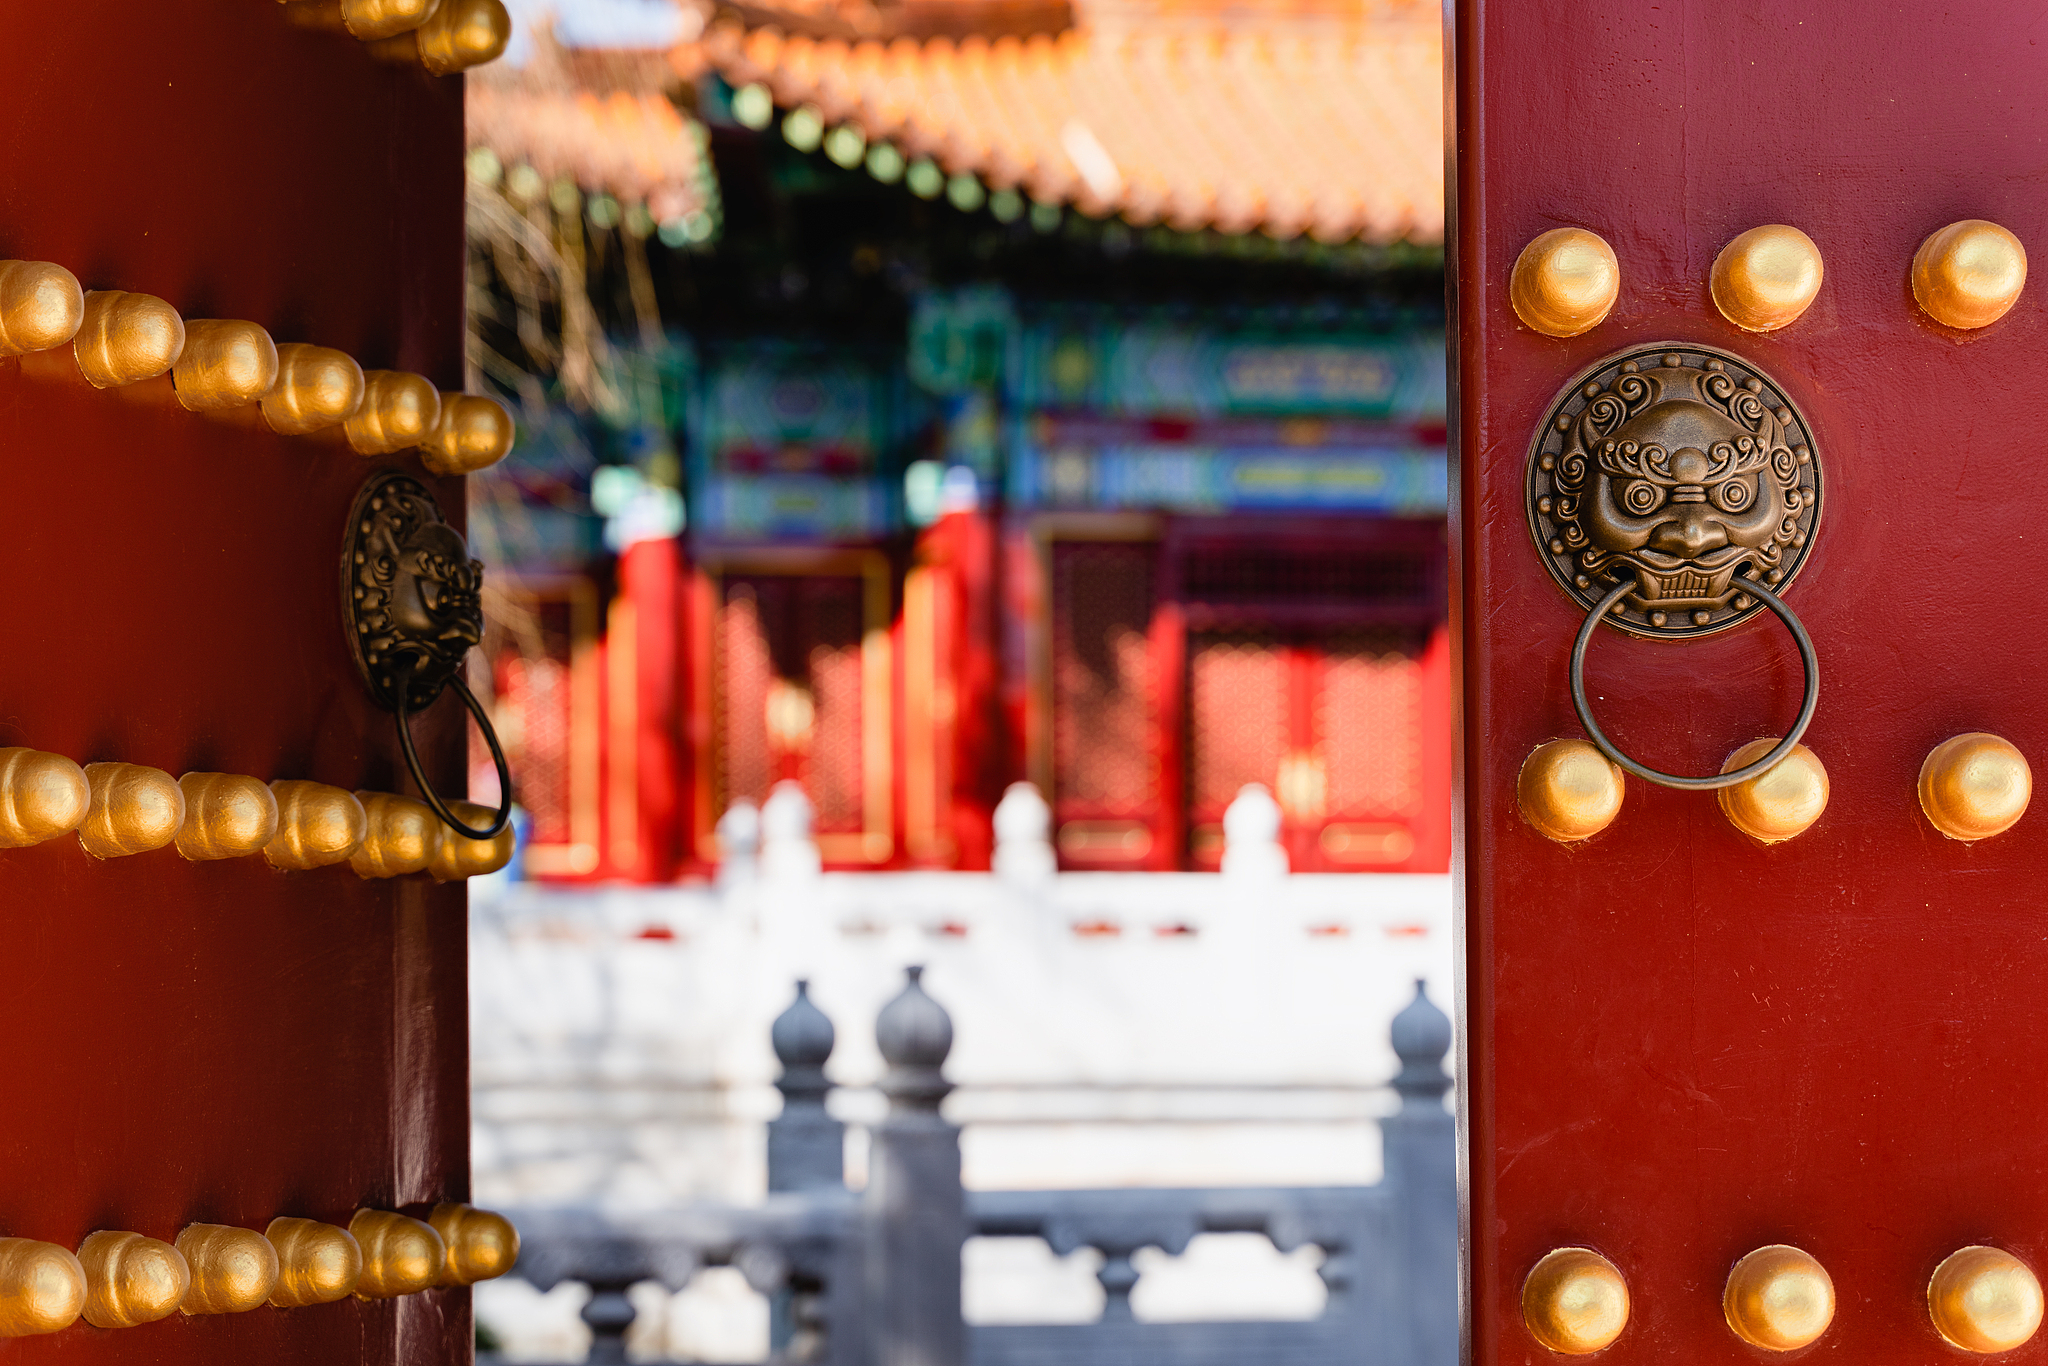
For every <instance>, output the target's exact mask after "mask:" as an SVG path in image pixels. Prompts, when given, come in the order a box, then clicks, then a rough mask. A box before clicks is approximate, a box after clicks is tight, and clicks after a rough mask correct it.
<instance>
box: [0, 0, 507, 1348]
mask: <svg viewBox="0 0 2048 1366" xmlns="http://www.w3.org/2000/svg"><path fill="white" fill-rule="evenodd" d="M4 28H5V33H6V37H5V46H6V49H7V50H8V51H9V52H10V53H12V54H14V55H15V58H16V61H15V62H14V64H13V65H14V74H13V76H12V77H11V78H10V94H9V99H8V102H7V104H8V108H7V114H6V116H5V118H0V206H4V207H0V258H25V259H33V260H49V261H55V262H58V263H60V264H62V265H65V266H66V267H68V268H69V269H71V270H72V271H73V272H75V273H76V275H77V276H78V277H79V279H80V281H81V282H82V283H83V285H84V286H85V287H86V288H87V289H123V290H132V291H143V292H148V293H153V294H157V295H160V296H162V297H164V298H166V299H167V300H169V301H170V302H171V303H172V304H173V305H175V306H176V307H177V308H178V309H179V310H180V311H181V312H182V313H183V314H184V316H186V317H187V318H208V317H216V318H245V319H249V320H251V321H254V322H257V323H259V324H261V325H263V326H264V327H266V328H268V329H269V330H270V332H271V334H272V335H273V336H274V337H275V338H276V339H277V340H278V341H280V342H285V341H307V342H316V343H320V344H324V345H328V346H333V347H338V348H341V349H343V350H346V351H347V352H349V353H350V354H351V355H353V356H355V357H357V358H358V359H359V360H360V361H361V362H362V363H363V364H364V365H365V366H370V367H383V368H392V369H404V370H412V371H417V372H420V373H422V374H425V375H427V376H428V377H429V378H431V379H432V380H433V381H434V382H435V383H436V384H437V385H438V386H440V387H441V388H443V389H459V388H461V387H462V379H463V372H462V350H461V332H460V329H461V318H462V309H461V288H462V183H461V175H462V171H461V164H462V162H461V158H462V90H461V82H460V81H459V80H435V79H432V78H429V77H427V76H425V75H424V74H423V73H422V72H421V71H420V70H419V69H418V68H417V67H413V68H405V67H398V66H385V65H381V64H379V63H376V62H374V61H372V60H370V59H369V57H368V56H367V55H366V54H365V52H364V51H363V49H362V46H361V45H360V44H358V43H356V42H354V41H352V40H349V39H347V38H343V37H338V36H336V35H332V34H321V33H314V32H308V31H305V30H301V29H297V28H294V27H292V26H290V25H289V24H288V23H287V22H286V21H285V19H284V17H283V14H282V11H281V7H280V6H278V5H275V4H248V3H243V0H193V3H180V4H174V5H147V4H133V3H125V4H110V3H101V2H99V0H78V3H67V4H62V5H15V6H10V7H9V8H8V12H7V16H6V20H5V24H4ZM386 464H389V465H392V466H399V465H405V466H406V467H407V468H408V469H409V471H410V472H411V473H413V474H414V475H415V476H416V477H419V476H420V475H421V473H422V472H421V471H420V470H419V468H418V466H417V464H416V462H412V463H409V462H408V460H407V459H406V458H403V457H392V458H391V459H390V460H388V461H378V460H365V459H363V458H362V457H360V456H357V455H355V454H353V453H352V452H351V451H349V450H348V448H347V447H346V446H344V445H339V444H338V443H330V442H325V441H321V440H317V439H314V438H306V437H283V436H277V435H274V434H272V433H271V432H270V431H268V430H266V429H263V428H262V427H261V426H260V424H258V425H251V424H247V423H240V422H219V421H211V420H208V419H205V418H202V417H200V416H198V415H195V414H193V413H189V412H186V411H184V410H182V409H181V408H179V407H178V406H177V404H176V403H175V402H174V401H173V399H172V397H171V392H170V385H169V381H168V379H159V380H156V381H152V382H149V383H146V384H142V385H137V386H133V387H132V388H128V389H121V390H109V391H105V392H101V391H96V390H93V389H90V388H87V387H85V386H84V385H83V384H82V383H50V382H43V381H38V380H34V379H29V378H25V377H24V372H23V367H22V365H21V364H20V363H18V362H13V361H0V469H4V470H5V475H4V478H5V490H6V492H5V497H4V502H0V505H4V508H5V513H6V518H7V529H6V533H5V534H4V535H0V577H4V581H5V583H6V584H7V589H6V591H5V592H4V593H0V640H4V641H5V642H6V644H5V649H4V652H0V745H4V746H15V745H26V746H31V747H34V748H37V749H42V750H49V751H54V752H56V753H59V754H63V755H66V756H68V757H70V758H72V759H74V760H76V761H79V762H82V763H83V762H92V761H97V760H125V761H129V762H133V763H140V764H147V765H153V766H156V767H159V768H163V769H166V770H168V771H169V772H171V773H173V774H178V773H183V772H187V771H192V770H200V771H224V772H230V773H240V774H248V775H253V776H255V777H258V778H261V779H264V780H266V781H268V780H272V779H278V778H307V779H314V780H317V781H319V782H323V783H330V784H335V785H338V786H342V787H348V788H370V789H376V790H381V791H387V792H403V791H407V790H409V789H408V787H407V785H406V784H405V782H404V780H403V777H402V775H403V773H404V768H403V764H402V762H400V760H399V757H398V752H397V747H396V743H395V741H394V739H393V735H392V728H391V720H390V717H389V716H388V715H387V714H385V713H383V712H381V711H379V710H378V709H377V708H376V707H375V706H374V705H373V703H372V702H371V700H370V698H369V696H368V695H367V693H366V691H365V689H364V687H363V685H362V684H361V683H360V682H359V681H358V679H357V677H356V674H355V668H354V665H353V664H352V662H351V660H350V656H349V649H348V645H347V642H346V640H345V638H344V636H343V630H342V620H341V612H340V604H339V601H338V592H337V567H338V564H339V555H340V548H341V537H342V534H343V529H344V522H345V520H346V518H347V516H348V512H349V507H350V502H351V500H352V498H353V497H354V495H355V492H356V490H357V488H358V486H360V485H361V484H362V482H363V481H364V479H365V477H366V476H367V475H368V474H369V473H370V472H371V471H372V470H374V469H377V468H380V467H382V466H384V465H386ZM429 482H430V483H432V484H434V487H435V491H436V494H437V496H438V497H439V499H440V502H441V505H442V507H443V509H444V510H445V511H446V512H447V514H448V516H449V517H450V519H451V520H452V521H453V522H454V523H455V524H456V525H457V526H458V527H459V526H460V525H461V524H462V517H463V486H462V483H461V481H460V480H453V479H451V480H440V481H434V480H432V479H431V478H429ZM461 718H462V713H461V708H460V704H459V703H458V702H457V701H456V700H455V699H454V698H451V697H444V698H443V699H442V700H441V702H440V703H439V704H438V705H437V706H436V707H435V708H434V709H433V711H432V713H431V714H430V715H428V716H426V717H423V718H421V719H420V720H419V721H418V723H417V730H416V733H417V735H418V737H419V742H420V746H421V749H422V751H423V757H424V758H425V759H426V761H427V763H428V765H429V767H430V769H431V771H432V773H433V774H434V775H435V777H436V778H437V780H438V782H439V783H440V784H442V790H443V791H444V792H454V793H459V792H460V791H461V784H462V775H463V769H464V765H463V754H464V748H463V746H464V742H463V732H462V729H461ZM463 905H464V894H463V891H462V888H461V885H460V884H452V885H446V886H443V885H437V884H435V883H433V882H431V881H429V880H427V879H426V878H425V877H423V876H412V877H405V878H397V879H391V880H385V881H365V880H361V879H358V878H357V877H356V876H355V875H354V874H353V873H352V872H351V871H350V870H349V868H348V866H347V865H346V864H342V865H338V866H333V867H327V868H322V869H319V870H316V871H312V872H298V873H289V874H286V873H279V872H276V871H273V870H272V869H271V868H270V867H269V866H268V865H267V864H266V863H265V862H264V861H263V860H262V859H261V858H260V857H250V858H233V859H226V860H221V861H215V862H200V863H188V862H185V861H184V860H182V859H181V858H180V857H179V856H178V855H177V854H176V852H175V851H173V850H171V849H160V850H156V851H154V852H152V853H147V854H140V855H136V856H133V857H127V858H117V859H112V860H109V861H107V862H104V863H102V862H96V861H94V860H93V859H90V858H88V857H87V856H86V855H85V854H84V853H83V852H82V851H81V849H80V847H79V844H78V841H77V840H76V839H75V838H72V837H70V836H60V837H58V838H56V839H53V840H51V841H49V842H48V843H45V844H40V845H37V846H34V847H31V848H19V849H8V850H0V906H4V912H0V949H4V951H0V961H4V962H5V964H6V968H5V983H6V985H5V998H6V1002H7V1007H6V1008H7V1011H8V1015H9V1018H10V1020H11V1021H12V1022H13V1035H14V1038H15V1039H16V1045H15V1046H14V1047H13V1048H11V1049H10V1050H9V1053H8V1058H9V1075H8V1082H7V1096H8V1103H7V1104H6V1105H5V1107H4V1109H0V1171H4V1172H5V1173H6V1174H7V1175H6V1179H5V1180H4V1181H0V1235H9V1236H20V1237H27V1238H34V1239H41V1240H46V1241H49V1242H55V1243H59V1244H62V1245H64V1246H65V1247H72V1248H75V1247H76V1246H77V1245H78V1243H79V1241H80V1240H81V1239H82V1238H83V1237H84V1236H85V1235H86V1234H87V1233H90V1232H92V1231H94V1230H96V1229H124V1230H133V1231H138V1232H141V1233H145V1234H148V1235H150V1236H152V1237H157V1238H164V1239H169V1238H172V1237H174V1236H175V1235H176V1233H177V1232H178V1230H179V1229H180V1228H181V1227H183V1226H184V1225H185V1224H187V1223H189V1222H192V1221H207V1222H218V1223H228V1224H238V1225H243V1226H247V1227H251V1228H255V1229H258V1230H261V1229H262V1228H263V1227H264V1226H265V1225H266V1224H267V1223H268V1221H269V1220H270V1219H271V1218H272V1217H273V1216H276V1215H281V1214H290V1215H301V1216H305V1217H310V1218H313V1219H319V1220H324V1221H329V1222H337V1223H342V1224H346V1223H347V1222H348V1219H349V1216H350V1213H351V1212H352V1211H353V1210H355V1209H356V1208H358V1207H359V1206H376V1207H381V1208H386V1209H394V1208H400V1207H406V1206H413V1205H416V1204H418V1203H420V1202H433V1201H437V1200H442V1199H463V1198H465V1197H466V1195H467V1187H468V1157H467V1144H468V1099H467V1052H468V1050H467V1038H466V1022H465V1016H466V1009H465V984H464V976H465V961H464V945H465V926H464V915H463ZM471 1338H472V1329H471V1323H470V1312H469V1297H468V1295H467V1294H466V1293H463V1292H460V1291H435V1292H430V1293H427V1294H422V1295H413V1296H408V1297H405V1298H403V1299H397V1300H389V1301H382V1302H376V1303H369V1302H364V1301H358V1300H355V1299H349V1300H347V1301H344V1302H341V1303H337V1304H330V1305H324V1306H319V1307H316V1308H308V1309H298V1310H292V1311H279V1310H274V1309H268V1308H265V1309H260V1310H255V1311H251V1312H248V1313H240V1314H227V1315H219V1316H210V1317H200V1318H190V1319H188V1318H184V1317H182V1316H178V1315H173V1316H172V1317H171V1318H170V1319H168V1320H165V1321H163V1322H159V1323H154V1324H150V1325H146V1326H143V1327H138V1328H133V1329H126V1330H118V1331H112V1332H103V1331H100V1330H97V1329H92V1328H89V1327H87V1326H86V1325H85V1324H83V1323H79V1324H77V1325H75V1326H73V1327H71V1328H69V1329H66V1330H64V1331H62V1332H59V1333H55V1334H51V1335H48V1336H41V1337H26V1338H20V1339H16V1340H13V1341H11V1342H9V1343H8V1344H7V1346H6V1351H7V1352H8V1353H9V1354H10V1355H11V1356H12V1358H13V1359H14V1360H15V1361H17V1362H24V1363H25V1362H31V1361H36V1362H40V1361H58V1360H63V1361H80V1362H120V1361H145V1360H146V1361H150V1362H161V1363H191V1364H192V1366H199V1364H200V1363H218V1362H224V1361H264V1362H274V1363H306V1364H308V1366H312V1364H314V1363H332V1364H333V1366H343V1363H357V1362H361V1361H365V1360H378V1361H409V1362H421V1363H426V1362H450V1361H457V1360H463V1359H466V1356H467V1353H468V1352H469V1350H470V1343H471Z"/></svg>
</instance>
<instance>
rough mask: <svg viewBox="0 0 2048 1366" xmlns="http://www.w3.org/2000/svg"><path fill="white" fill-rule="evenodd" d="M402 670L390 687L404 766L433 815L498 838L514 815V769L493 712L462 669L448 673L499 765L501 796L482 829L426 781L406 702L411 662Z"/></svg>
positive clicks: (463, 831)
mask: <svg viewBox="0 0 2048 1366" xmlns="http://www.w3.org/2000/svg"><path fill="white" fill-rule="evenodd" d="M399 669H400V672H399V675H398V680H397V686H396V687H394V688H393V689H392V690H391V697H392V701H393V703H394V705H393V707H392V715H394V716H395V717H396V718H397V719H398V747H399V748H400V749H402V750H404V751H405V766H406V767H407V768H408V769H410V770H411V771H412V780H413V783H414V784H415V785H416V786H418V788H419V790H420V796H422V797H424V798H425V799H426V802H427V805H428V806H431V807H432V808H434V814H435V815H437V816H439V817H440V818H441V819H442V820H443V821H446V822H447V823H448V826H449V828H450V829H452V830H454V831H455V833H456V834H458V835H463V836H466V837H467V838H469V839H473V840H487V839H495V838H496V837H497V834H498V832H499V831H500V830H503V829H504V828H505V822H506V821H508V820H510V819H511V817H512V770H511V769H510V768H509V767H508V766H507V765H506V763H505V751H504V749H503V748H501V747H500V746H499V744H498V732H497V731H496V730H494V729H492V728H491V718H490V714H489V713H488V712H486V711H485V710H484V704H483V703H481V702H479V701H477V700H476V694H475V693H473V692H471V691H470V690H469V685H468V684H467V683H465V682H463V681H462V675H461V674H460V673H459V672H458V673H452V674H450V675H448V686H449V687H451V688H453V689H455V691H456V692H458V693H460V694H461V695H462V705H464V706H465V707H468V708H469V714H470V715H471V716H474V717H475V718H476V725H477V729H478V730H480V731H482V732H483V735H484V743H485V744H486V745H489V746H490V747H491V762H492V763H493V764H495V765H497V769H498V792H499V793H500V794H501V795H500V796H499V798H498V810H497V814H496V815H494V816H492V817H491V823H490V824H489V825H487V826H485V827H483V828H482V829H481V830H479V829H477V828H475V827H474V826H470V825H467V824H465V823H464V822H462V821H459V820H457V819H456V818H455V813H454V812H453V811H450V810H449V809H448V804H447V803H446V802H444V801H442V800H441V794H440V793H438V792H436V791H434V785H433V784H432V783H431V782H429V781H427V771H426V769H425V768H424V767H422V766H421V764H420V756H419V755H418V754H417V753H415V752H414V750H413V747H412V710H411V708H409V707H408V706H406V701H405V699H406V693H407V691H408V690H409V689H410V688H411V687H412V673H413V666H412V663H411V661H409V660H408V661H404V662H402V663H401V664H400V665H399Z"/></svg>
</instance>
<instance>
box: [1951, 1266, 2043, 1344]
mask: <svg viewBox="0 0 2048 1366" xmlns="http://www.w3.org/2000/svg"><path fill="white" fill-rule="evenodd" d="M2041 1308H2042V1304H2041V1282H2040V1281H2039V1280H2037V1279H2035V1277H2034V1273H2033V1270H2032V1269H2031V1268H2029V1267H2028V1266H2027V1264H2026V1263H2025V1262H2023V1261H2021V1260H2020V1259H2019V1258H2017V1257H2015V1256H2013V1255H2012V1254H2011V1253H2010V1252H2007V1251H2005V1250H2004V1249H2003V1248H1996V1247H1966V1248H1964V1249H1962V1250H1961V1251H1960V1252H1952V1253H1950V1254H1949V1256H1948V1257H1947V1258H1946V1259H1945V1260H1944V1261H1943V1262H1942V1264H1941V1265H1940V1266H1938V1267H1936V1268H1934V1276H1933V1279H1931V1280H1929V1281H1928V1282H1927V1314H1928V1317H1930V1318H1932V1319H1933V1320H1934V1327H1935V1330H1936V1331H1937V1332H1939V1333H1940V1334H1941V1335H1942V1336H1943V1337H1944V1338H1946V1339H1948V1341H1949V1342H1950V1343H1952V1344H1954V1345H1955V1346H1957V1347H1960V1348H1962V1349H1963V1350H1964V1351H1966V1352H1978V1353H1981V1354H1984V1355H1987V1356H1988V1355H1990V1354H1992V1353H1995V1352H2010V1351H2011V1350H2012V1349H2013V1348H2015V1347H2018V1346H2019V1345H2020V1344H2022V1343H2024V1342H2025V1341H2026V1340H2027V1339H2028V1338H2031V1337H2032V1336H2034V1332H2035V1330H2036V1329H2038V1328H2040V1326H2041Z"/></svg>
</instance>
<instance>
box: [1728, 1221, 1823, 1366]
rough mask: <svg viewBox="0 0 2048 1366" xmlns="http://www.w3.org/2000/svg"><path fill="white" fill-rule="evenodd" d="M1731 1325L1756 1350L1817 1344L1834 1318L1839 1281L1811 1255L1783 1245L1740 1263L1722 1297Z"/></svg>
mask: <svg viewBox="0 0 2048 1366" xmlns="http://www.w3.org/2000/svg"><path fill="white" fill-rule="evenodd" d="M1721 1312H1722V1313H1723V1314H1724V1315H1725V1316H1726V1317H1727V1319H1728V1326H1729V1327H1730V1328H1731V1329H1733V1330H1734V1331H1735V1336H1737V1337H1739V1338H1741V1339H1742V1340H1743V1341H1744V1342H1746V1343H1748V1344H1749V1345H1750V1346H1752V1347H1761V1348H1763V1349H1764V1350H1765V1351H1769V1352H1792V1351H1797V1350H1798V1349H1799V1348H1801V1347H1804V1346H1806V1345H1807V1344H1809V1343H1812V1342H1815V1341H1818V1340H1819V1338H1820V1335H1821V1334H1822V1333H1825V1332H1827V1330H1828V1324H1830V1323H1832V1322H1833V1321H1834V1317H1835V1283H1834V1281H1832V1280H1831V1279H1829V1277H1828V1272H1827V1268H1826V1267H1824V1266H1822V1265H1821V1264H1820V1263H1819V1262H1818V1261H1817V1260H1815V1258H1814V1257H1813V1255H1812V1254H1811V1253H1808V1252H1803V1251H1801V1250H1800V1249H1798V1248H1796V1247H1787V1246H1786V1245H1785V1244H1783V1243H1774V1244H1772V1245H1771V1246H1769V1247H1760V1248H1758V1249H1757V1250H1756V1251H1754V1252H1752V1253H1750V1254H1749V1255H1748V1256H1746V1257H1744V1258H1743V1259H1742V1260H1741V1261H1739V1262H1737V1263H1736V1264H1735V1269H1734V1270H1732V1271H1730V1272H1729V1273H1728V1284H1727V1287H1726V1289H1725V1290H1723V1291H1722V1294H1721Z"/></svg>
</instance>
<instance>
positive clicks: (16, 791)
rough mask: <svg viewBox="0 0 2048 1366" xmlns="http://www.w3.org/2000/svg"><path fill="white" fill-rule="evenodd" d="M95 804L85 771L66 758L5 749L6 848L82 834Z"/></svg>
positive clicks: (0, 820) (0, 758) (1, 767)
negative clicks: (76, 832)
mask: <svg viewBox="0 0 2048 1366" xmlns="http://www.w3.org/2000/svg"><path fill="white" fill-rule="evenodd" d="M91 804H92V785H91V784H90V783H88V782H87V781H86V778H85V770H84V769H82V768H80V767H79V766H78V765H77V764H74V763H72V762H71V761H70V760H69V759H67V758H65V757H64V756H63V755H61V754H50V753H47V752H46V751H43V750H40V749H20V748H16V749H0V849H19V848H22V847H23V846H25V845H30V844H41V843H42V842H43V841H44V840H47V839H55V838H56V837H57V836H59V835H62V834H67V833H69V832H70V831H73V830H76V829H77V828H78V826H79V823H80V822H82V821H83V820H84V819H85V813H86V812H87V810H89V809H90V807H91Z"/></svg>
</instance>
